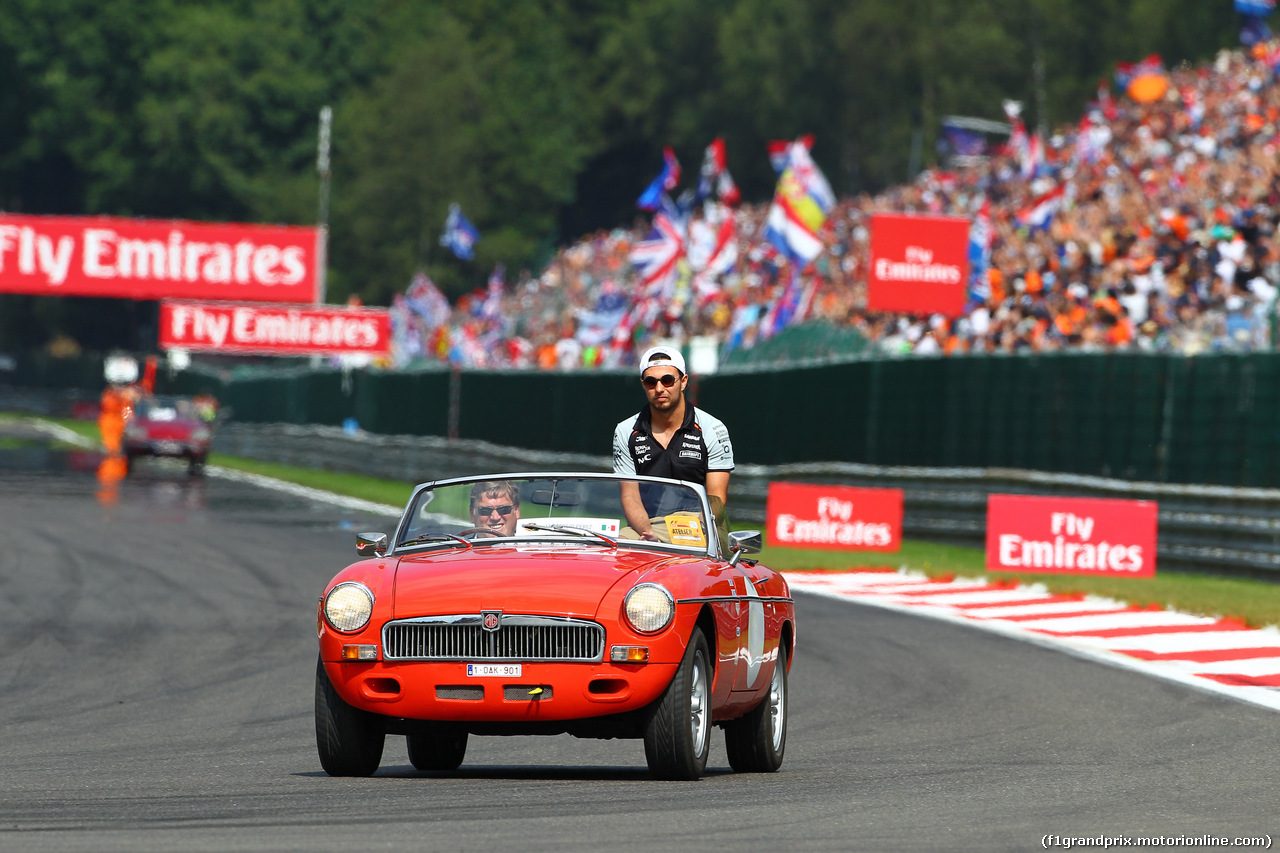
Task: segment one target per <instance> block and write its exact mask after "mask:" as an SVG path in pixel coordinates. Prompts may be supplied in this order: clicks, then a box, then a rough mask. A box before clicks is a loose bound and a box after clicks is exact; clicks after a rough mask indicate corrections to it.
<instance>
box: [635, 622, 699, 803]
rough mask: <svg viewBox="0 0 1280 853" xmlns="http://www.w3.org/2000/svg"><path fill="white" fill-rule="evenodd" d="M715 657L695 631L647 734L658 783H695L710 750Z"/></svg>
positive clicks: (651, 769) (646, 744)
mask: <svg viewBox="0 0 1280 853" xmlns="http://www.w3.org/2000/svg"><path fill="white" fill-rule="evenodd" d="M710 661H711V654H710V653H709V652H708V650H707V638H706V637H705V636H704V635H703V633H702V632H701V631H699V630H696V629H695V630H694V632H693V636H692V637H690V638H689V646H688V648H686V649H685V653H684V659H683V660H681V661H680V667H679V669H677V670H676V674H675V677H674V678H672V679H671V683H670V684H668V685H667V689H666V690H665V691H664V692H663V694H662V696H661V698H659V699H658V701H657V704H656V705H655V706H654V709H653V714H652V716H650V718H649V722H648V724H647V725H646V726H645V731H644V756H645V758H646V759H647V760H648V762H649V772H650V773H652V774H653V775H654V776H655V777H656V778H658V779H684V780H689V779H697V778H699V777H700V776H702V774H703V772H704V771H705V770H706V769H707V754H708V753H709V752H710V751H711V675H712V673H711V663H710Z"/></svg>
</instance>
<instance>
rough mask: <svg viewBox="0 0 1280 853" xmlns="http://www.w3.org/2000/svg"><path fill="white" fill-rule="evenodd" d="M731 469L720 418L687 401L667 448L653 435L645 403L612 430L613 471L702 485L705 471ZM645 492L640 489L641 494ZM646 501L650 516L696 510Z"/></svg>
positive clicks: (730, 450)
mask: <svg viewBox="0 0 1280 853" xmlns="http://www.w3.org/2000/svg"><path fill="white" fill-rule="evenodd" d="M732 470H733V445H732V444H731V443H730V442H729V430H728V429H726V428H725V425H724V424H723V423H721V422H720V421H719V419H717V418H715V417H712V416H711V415H709V414H707V413H706V412H704V411H703V410H702V409H698V408H695V407H694V406H691V405H689V404H688V403H686V404H685V413H684V422H683V423H681V424H680V426H679V427H678V428H677V429H676V431H675V434H674V435H672V436H671V441H670V442H668V444H667V446H666V447H663V446H662V445H661V444H659V443H658V440H657V439H655V438H654V437H653V420H652V418H651V417H650V413H649V407H648V406H645V407H644V408H643V409H641V410H640V414H639V415H638V416H636V417H634V418H627V419H626V420H624V421H622V422H621V423H619V424H618V426H617V427H616V428H615V429H614V431H613V473H615V474H623V475H629V474H644V475H648V476H651V477H670V478H671V479H673V480H683V481H685V482H688V483H697V484H698V485H699V486H704V487H705V486H706V485H707V472H708V471H732ZM644 491H645V490H644V489H642V490H641V494H642V497H643V496H644ZM649 503H650V501H648V500H646V501H645V508H646V509H647V510H648V511H649V514H650V516H651V517H656V516H657V515H659V514H667V513H670V512H672V511H675V509H697V507H679V508H675V509H673V508H671V507H665V506H663V507H657V506H653V507H651V506H649Z"/></svg>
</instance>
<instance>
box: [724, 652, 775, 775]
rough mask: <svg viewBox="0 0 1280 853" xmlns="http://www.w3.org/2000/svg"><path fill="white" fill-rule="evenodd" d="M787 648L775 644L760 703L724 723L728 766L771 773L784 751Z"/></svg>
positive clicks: (738, 769) (737, 769)
mask: <svg viewBox="0 0 1280 853" xmlns="http://www.w3.org/2000/svg"><path fill="white" fill-rule="evenodd" d="M788 703H789V699H788V697H787V649H786V647H785V646H782V645H779V646H778V661H777V663H776V664H775V666H774V669H773V678H772V679H771V680H770V682H769V692H768V693H766V694H765V697H764V698H763V699H761V700H760V704H759V705H757V706H756V707H755V708H753V709H751V710H750V711H748V712H747V713H746V714H745V715H743V716H741V717H739V718H738V719H736V720H730V721H729V722H728V723H726V724H725V727H724V745H725V750H726V751H727V752H728V753H729V766H730V767H732V768H733V769H734V770H736V771H738V772H739V773H773V772H774V771H776V770H777V769H778V768H779V767H781V766H782V757H783V755H785V754H786V751H787V711H788V708H787V705H788Z"/></svg>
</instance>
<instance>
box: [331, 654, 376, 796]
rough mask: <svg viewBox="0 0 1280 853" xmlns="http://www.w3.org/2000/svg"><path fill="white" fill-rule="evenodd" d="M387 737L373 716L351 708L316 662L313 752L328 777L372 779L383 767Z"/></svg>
mask: <svg viewBox="0 0 1280 853" xmlns="http://www.w3.org/2000/svg"><path fill="white" fill-rule="evenodd" d="M386 737H387V736H386V733H385V732H383V730H382V727H381V726H379V725H378V721H377V720H375V719H374V718H373V715H372V714H370V713H368V712H367V711H362V710H360V709H359V708H353V707H352V706H350V705H348V704H347V703H346V702H344V701H342V697H341V696H339V695H338V691H336V690H334V689H333V684H332V683H330V681H329V676H328V675H327V674H326V673H325V671H324V662H323V661H317V662H316V751H317V752H319V753H320V766H321V767H323V768H324V772H326V773H328V774H329V775H330V776H372V775H373V773H374V771H376V770H377V769H378V765H379V764H381V763H382V745H383V743H384V742H385V741H386Z"/></svg>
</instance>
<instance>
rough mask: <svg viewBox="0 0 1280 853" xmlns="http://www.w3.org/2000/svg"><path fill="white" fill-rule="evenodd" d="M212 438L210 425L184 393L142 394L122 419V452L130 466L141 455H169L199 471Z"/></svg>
mask: <svg viewBox="0 0 1280 853" xmlns="http://www.w3.org/2000/svg"><path fill="white" fill-rule="evenodd" d="M212 441H213V430H212V428H211V427H210V426H209V424H208V423H206V422H205V421H204V420H203V419H202V418H201V417H200V415H199V413H198V412H197V410H196V407H195V404H194V403H193V402H192V401H191V400H189V399H187V398H185V397H143V398H142V399H140V400H138V401H137V403H135V404H134V406H133V410H132V413H131V414H130V415H129V416H128V417H127V419H126V420H125V427H124V454H125V458H126V459H127V460H128V465H129V467H130V468H132V467H133V463H134V460H136V459H137V458H138V457H140V456H172V457H176V458H179V459H185V460H187V470H188V471H189V472H190V473H192V474H199V473H200V472H201V471H203V470H204V462H205V459H206V458H207V457H208V456H209V444H210V442H212Z"/></svg>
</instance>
